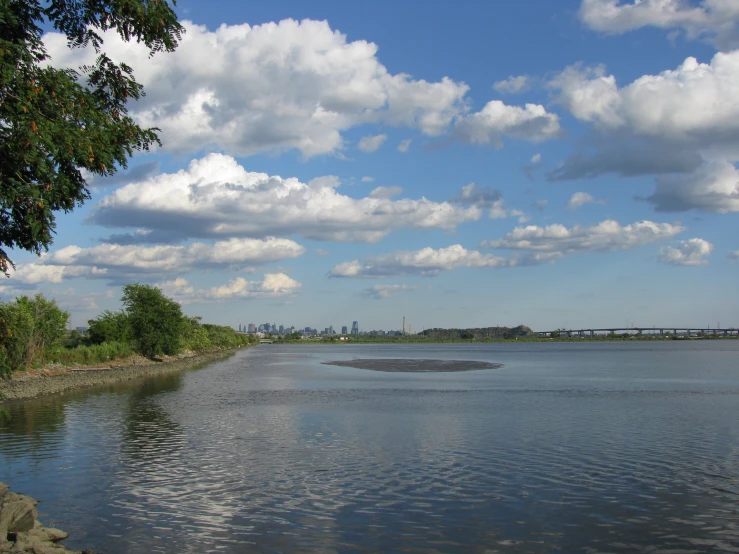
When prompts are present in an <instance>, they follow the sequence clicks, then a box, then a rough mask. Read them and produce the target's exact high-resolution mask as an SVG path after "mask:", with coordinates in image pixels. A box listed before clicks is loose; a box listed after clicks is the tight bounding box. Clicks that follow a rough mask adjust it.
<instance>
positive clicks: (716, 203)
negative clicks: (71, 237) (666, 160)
mask: <svg viewBox="0 0 739 554" xmlns="http://www.w3.org/2000/svg"><path fill="white" fill-rule="evenodd" d="M645 200H647V201H649V202H651V203H652V204H654V207H655V210H657V211H658V212H682V211H687V210H691V209H695V210H700V211H703V212H715V213H728V212H739V171H737V169H736V167H734V165H733V164H731V163H729V162H722V161H716V162H711V163H707V164H705V165H703V166H702V167H701V168H700V169H699V170H698V171H696V172H695V173H691V174H689V175H679V176H675V175H672V176H668V175H666V176H662V177H659V178H658V179H657V186H656V188H655V191H654V193H653V194H652V195H651V196H648V197H646V198H645Z"/></svg>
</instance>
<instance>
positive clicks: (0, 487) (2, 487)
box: [0, 483, 8, 506]
mask: <svg viewBox="0 0 739 554" xmlns="http://www.w3.org/2000/svg"><path fill="white" fill-rule="evenodd" d="M6 494H8V485H6V484H5V483H0V506H2V504H3V498H5V495H6Z"/></svg>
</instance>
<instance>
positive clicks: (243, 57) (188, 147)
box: [44, 19, 468, 157]
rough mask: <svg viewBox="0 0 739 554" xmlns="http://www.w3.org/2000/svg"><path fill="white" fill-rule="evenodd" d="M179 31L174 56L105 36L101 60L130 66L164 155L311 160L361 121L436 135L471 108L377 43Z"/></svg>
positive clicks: (459, 90)
mask: <svg viewBox="0 0 739 554" xmlns="http://www.w3.org/2000/svg"><path fill="white" fill-rule="evenodd" d="M183 25H184V27H185V29H186V33H185V34H184V35H183V38H182V41H181V43H180V45H179V47H178V48H177V50H176V51H175V52H173V53H171V54H161V53H160V54H157V55H155V56H153V57H151V58H150V57H149V51H148V49H147V48H146V47H145V46H144V45H143V44H138V43H136V42H135V41H131V42H124V41H122V40H121V39H120V38H119V37H118V35H117V34H116V32H115V31H109V32H106V33H104V39H105V51H106V53H108V55H109V56H111V58H112V59H114V60H115V61H123V62H126V63H128V64H129V65H130V66H131V67H132V68H133V69H134V74H135V76H136V78H137V80H138V81H139V82H141V83H142V84H143V85H144V87H145V89H146V93H147V96H146V97H145V98H144V99H142V101H141V102H138V103H137V104H136V105H135V106H131V108H132V110H133V112H132V113H133V114H134V116H135V117H136V118H137V120H138V121H139V122H141V123H142V124H144V125H147V126H156V127H159V128H161V129H162V132H161V136H162V140H163V143H164V148H166V149H167V150H171V151H174V152H192V151H197V150H199V149H202V148H212V147H217V148H219V149H222V150H224V151H227V152H229V153H232V154H235V155H250V154H254V153H256V152H262V151H269V150H283V149H298V150H300V151H301V152H302V153H303V155H304V156H306V157H310V156H315V155H319V154H327V153H331V152H335V151H337V150H340V149H342V148H343V144H344V139H343V136H342V134H343V132H344V131H346V130H348V129H351V128H353V127H356V126H360V125H364V124H367V123H386V124H390V125H397V126H405V127H410V128H414V129H418V130H420V131H421V132H422V133H424V134H426V135H428V136H438V135H440V134H442V133H444V132H445V131H446V130H447V128H448V127H449V126H450V125H451V123H452V121H453V120H454V118H455V117H457V116H458V115H460V114H462V113H464V112H466V110H467V107H466V100H465V95H466V94H467V91H468V87H467V85H466V84H464V83H458V82H455V81H453V80H452V79H449V78H447V77H444V78H442V79H441V80H439V81H435V82H429V81H425V80H415V79H413V78H412V77H410V76H409V75H406V74H403V73H399V74H391V73H390V72H389V71H388V70H387V68H386V67H385V66H384V65H383V64H382V63H380V61H379V59H378V58H377V46H376V45H375V44H373V43H371V42H367V41H364V40H357V41H353V42H349V41H348V40H347V38H346V35H344V34H342V33H340V32H339V31H337V30H335V29H332V28H331V27H330V26H329V24H328V23H327V22H325V21H312V20H303V21H300V22H298V21H294V20H291V19H287V20H284V21H281V22H279V23H265V24H263V25H255V26H250V25H247V24H243V25H226V24H223V25H221V26H220V27H218V29H216V30H214V31H210V30H208V29H207V28H206V27H205V26H202V25H196V24H194V23H192V22H190V21H184V22H183ZM44 43H45V45H46V48H47V50H48V52H49V53H50V54H51V56H52V58H53V59H54V63H55V66H60V67H71V68H77V67H79V66H80V65H83V64H90V63H92V62H93V60H94V57H95V53H94V51H93V50H92V49H91V48H87V49H75V50H70V49H68V48H67V44H66V37H65V36H64V35H61V34H59V33H54V32H51V33H47V34H46V35H45V36H44Z"/></svg>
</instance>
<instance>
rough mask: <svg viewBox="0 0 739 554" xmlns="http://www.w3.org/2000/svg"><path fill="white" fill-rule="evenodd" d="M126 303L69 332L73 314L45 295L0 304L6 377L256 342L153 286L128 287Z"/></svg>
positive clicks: (0, 350) (0, 371)
mask: <svg viewBox="0 0 739 554" xmlns="http://www.w3.org/2000/svg"><path fill="white" fill-rule="evenodd" d="M121 303H122V305H123V306H122V308H121V309H120V310H119V311H116V312H111V311H109V310H105V311H104V312H103V313H102V314H100V315H99V316H98V317H97V318H95V319H91V320H90V321H89V322H88V325H89V328H88V331H87V333H86V334H84V335H83V334H81V333H79V332H77V331H67V330H66V326H67V321H68V320H69V313H68V312H65V311H63V310H61V309H60V308H59V307H58V306H57V304H56V302H55V301H54V300H49V299H47V298H45V297H44V296H43V295H41V294H37V295H36V296H35V297H33V298H29V297H27V296H20V297H18V298H16V299H15V300H14V301H12V302H7V303H0V377H4V378H6V377H8V376H10V375H11V374H12V373H13V372H14V371H18V370H24V369H29V368H32V367H40V366H42V365H44V364H49V363H61V364H64V365H75V364H83V365H84V364H96V363H105V362H108V361H111V360H116V359H123V358H126V357H129V356H131V355H133V354H140V355H142V356H146V357H147V358H153V359H156V358H158V357H161V356H172V355H175V354H179V353H181V352H183V351H185V350H189V351H193V352H205V351H209V350H220V349H228V348H236V347H239V346H245V345H247V344H249V343H250V342H253V341H254V337H252V336H250V335H244V334H240V333H237V332H236V331H235V330H234V329H233V328H231V327H228V326H223V325H212V324H209V323H202V322H201V318H200V317H188V316H186V315H184V314H183V313H182V308H181V307H180V305H179V304H178V303H177V302H175V301H174V300H172V299H171V298H167V297H166V296H165V295H164V294H162V291H161V290H159V289H158V288H156V287H153V286H150V285H144V284H140V283H136V284H131V285H125V286H124V287H123V296H122V298H121Z"/></svg>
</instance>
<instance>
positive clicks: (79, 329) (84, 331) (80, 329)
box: [74, 327, 87, 335]
mask: <svg viewBox="0 0 739 554" xmlns="http://www.w3.org/2000/svg"><path fill="white" fill-rule="evenodd" d="M74 330H75V331H77V332H78V333H79V334H80V335H86V334H87V327H75V328H74Z"/></svg>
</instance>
